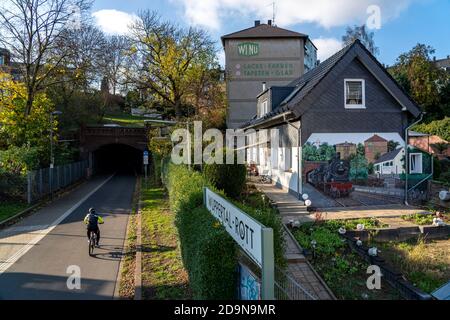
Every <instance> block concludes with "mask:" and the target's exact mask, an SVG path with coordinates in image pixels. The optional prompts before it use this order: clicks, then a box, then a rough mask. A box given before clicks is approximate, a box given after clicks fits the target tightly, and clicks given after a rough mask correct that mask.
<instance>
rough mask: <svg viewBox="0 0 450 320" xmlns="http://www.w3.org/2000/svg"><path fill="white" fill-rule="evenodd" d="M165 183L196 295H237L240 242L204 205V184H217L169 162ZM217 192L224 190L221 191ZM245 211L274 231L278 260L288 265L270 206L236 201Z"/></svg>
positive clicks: (273, 212) (279, 226)
mask: <svg viewBox="0 0 450 320" xmlns="http://www.w3.org/2000/svg"><path fill="white" fill-rule="evenodd" d="M166 167H167V171H166V169H165V168H166ZM163 172H167V178H165V179H164V181H166V183H167V184H166V186H167V189H168V191H169V197H170V199H169V201H170V206H171V209H172V211H173V212H174V213H175V214H176V219H175V223H176V226H177V229H178V233H179V236H180V243H181V244H180V246H181V254H182V258H183V263H184V266H185V267H186V270H187V271H188V274H189V279H190V286H191V288H192V293H193V296H194V298H195V299H234V298H235V293H236V272H237V245H236V244H235V242H234V240H233V239H232V238H231V236H230V235H229V234H228V233H227V232H226V230H225V228H224V227H223V226H222V225H221V224H220V222H218V221H217V220H216V219H215V218H214V217H213V216H212V215H211V213H209V212H208V211H207V210H206V209H205V208H204V207H203V205H202V204H203V187H204V186H208V187H209V188H211V189H212V190H213V191H215V192H217V191H216V189H215V188H214V186H211V183H210V182H209V181H208V180H207V179H206V178H205V175H202V174H201V173H200V172H197V171H194V170H189V169H188V168H187V167H186V166H180V165H174V164H172V163H169V164H168V165H167V166H164V167H163ZM218 193H221V192H220V191H219V192H218ZM234 204H235V205H236V206H237V207H239V208H240V209H241V210H243V211H244V212H246V213H248V214H249V215H250V216H252V217H253V218H254V219H256V220H257V221H259V222H260V223H262V224H263V225H265V226H267V227H269V228H272V229H273V232H274V254H275V262H276V263H277V265H279V266H284V265H285V260H284V256H283V253H284V236H283V226H282V222H281V220H280V218H279V217H278V216H277V215H276V214H275V211H274V210H273V209H272V208H269V207H267V208H266V207H260V208H257V209H255V208H252V207H250V206H246V205H244V204H242V203H238V202H236V201H235V202H234Z"/></svg>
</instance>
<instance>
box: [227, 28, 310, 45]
mask: <svg viewBox="0 0 450 320" xmlns="http://www.w3.org/2000/svg"><path fill="white" fill-rule="evenodd" d="M256 38H265V39H267V38H308V36H307V35H306V34H303V33H300V32H295V31H291V30H287V29H283V28H280V27H277V26H273V25H272V26H269V25H268V24H264V23H262V24H260V25H259V26H254V27H251V28H248V29H244V30H241V31H237V32H233V33H230V34H227V35H224V36H222V43H224V42H225V40H227V39H256Z"/></svg>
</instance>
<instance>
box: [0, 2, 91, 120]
mask: <svg viewBox="0 0 450 320" xmlns="http://www.w3.org/2000/svg"><path fill="white" fill-rule="evenodd" d="M91 2H92V1H91V0H76V1H73V0H2V2H1V5H0V33H1V35H2V36H1V37H0V45H1V46H3V47H5V48H7V49H8V50H9V51H10V52H11V54H12V57H13V59H14V60H15V61H16V62H18V63H19V64H20V66H21V71H22V77H23V81H24V83H25V86H26V91H27V97H26V98H27V101H26V107H25V110H24V113H25V115H26V116H28V115H30V113H31V109H32V107H33V101H34V99H35V97H36V94H37V93H38V92H39V91H41V90H43V89H44V88H45V86H46V85H45V81H46V80H47V78H48V76H49V75H50V74H51V73H52V72H54V71H55V70H56V69H57V68H58V67H59V65H60V63H61V61H62V60H63V58H64V56H65V54H64V55H63V56H55V55H54V54H53V52H54V51H55V49H56V44H57V40H58V38H60V37H61V36H62V35H63V31H64V29H65V27H66V26H67V25H69V24H70V23H71V22H73V21H72V20H71V19H72V18H81V13H83V12H84V11H85V10H87V9H88V8H89V7H90V5H91ZM78 14H80V16H78ZM76 23H77V22H76ZM72 26H73V25H72Z"/></svg>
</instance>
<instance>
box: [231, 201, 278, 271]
mask: <svg viewBox="0 0 450 320" xmlns="http://www.w3.org/2000/svg"><path fill="white" fill-rule="evenodd" d="M234 204H235V205H236V206H237V207H238V208H240V209H241V210H242V211H244V212H245V213H247V214H249V215H250V216H251V217H252V218H253V219H255V220H257V221H259V222H260V223H261V224H263V225H264V226H266V227H267V228H272V230H273V251H274V255H275V264H276V265H277V266H279V267H284V266H285V265H286V259H285V257H284V251H285V239H284V228H283V222H282V221H281V219H280V216H278V215H277V214H276V211H275V210H274V209H272V208H271V207H265V208H258V209H255V208H252V207H250V206H248V205H244V204H242V203H237V202H234Z"/></svg>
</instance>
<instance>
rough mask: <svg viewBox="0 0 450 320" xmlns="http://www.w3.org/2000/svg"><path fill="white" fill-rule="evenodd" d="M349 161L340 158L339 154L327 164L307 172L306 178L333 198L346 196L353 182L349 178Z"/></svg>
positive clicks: (351, 189)
mask: <svg viewBox="0 0 450 320" xmlns="http://www.w3.org/2000/svg"><path fill="white" fill-rule="evenodd" d="M349 175H350V162H349V161H347V160H341V159H340V154H339V153H338V154H336V156H335V157H334V158H333V159H331V160H330V161H329V162H328V164H322V165H321V166H320V167H318V168H316V169H314V170H313V171H311V172H309V173H308V176H307V180H308V182H309V183H310V184H312V185H313V186H314V187H316V188H317V189H319V190H321V191H323V192H324V193H326V194H328V195H330V196H331V197H333V198H340V197H347V196H348V195H350V193H351V192H352V191H353V184H352V183H351V182H350V179H349Z"/></svg>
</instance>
